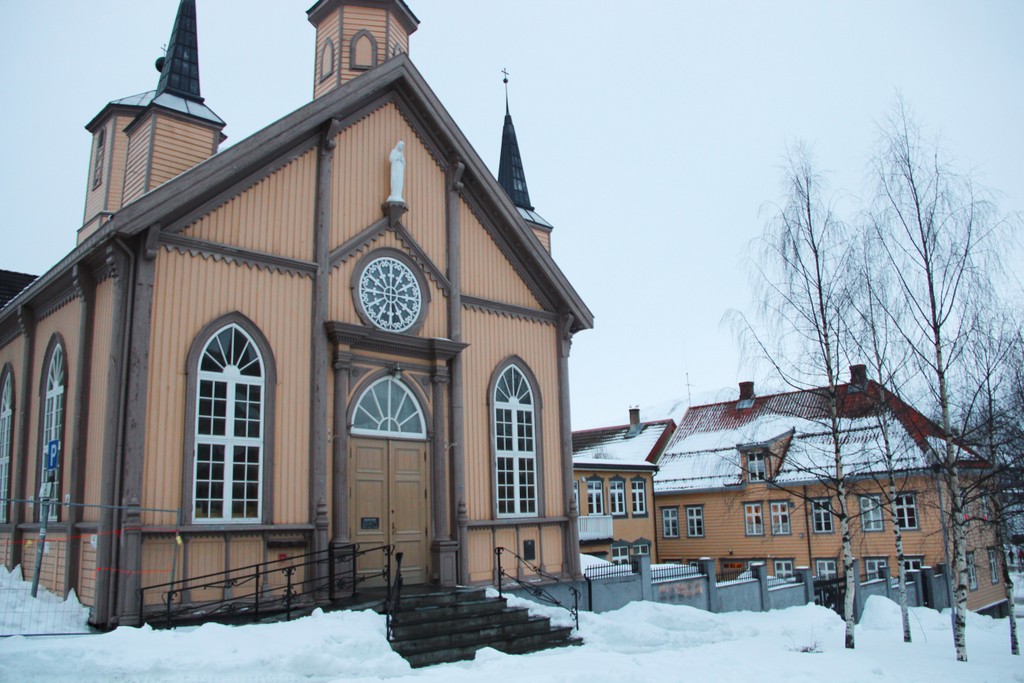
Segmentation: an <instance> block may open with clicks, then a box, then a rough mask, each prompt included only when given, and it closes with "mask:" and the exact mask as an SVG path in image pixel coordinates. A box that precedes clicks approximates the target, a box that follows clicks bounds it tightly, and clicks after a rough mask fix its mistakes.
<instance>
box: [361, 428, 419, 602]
mask: <svg viewBox="0 0 1024 683" xmlns="http://www.w3.org/2000/svg"><path fill="white" fill-rule="evenodd" d="M350 448H351V451H350V452H351V455H352V458H351V461H350V464H351V466H350V472H351V477H352V483H353V488H352V492H351V499H350V505H351V508H350V513H349V519H350V520H351V524H352V529H351V530H350V531H351V536H350V538H352V539H353V541H354V542H355V543H358V544H359V545H360V546H361V547H363V548H369V547H373V546H376V545H394V546H395V551H396V552H400V553H402V577H403V580H404V582H405V583H407V584H418V583H426V582H427V579H428V577H429V576H430V573H429V567H428V566H427V565H428V562H429V558H430V532H429V527H430V482H429V477H428V472H429V469H428V466H427V443H426V442H424V441H404V440H399V439H377V438H373V439H370V438H354V439H352V440H351V441H350ZM382 562H383V558H382V556H381V555H380V554H379V553H371V554H369V555H367V556H365V557H362V558H360V561H359V562H358V563H357V565H356V568H357V571H359V572H361V573H367V574H368V573H376V572H378V571H379V570H380V569H381V567H382Z"/></svg>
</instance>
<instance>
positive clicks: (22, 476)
mask: <svg viewBox="0 0 1024 683" xmlns="http://www.w3.org/2000/svg"><path fill="white" fill-rule="evenodd" d="M18 318H19V322H20V325H21V330H22V333H23V334H24V335H25V347H24V348H25V351H24V354H23V355H22V362H21V384H20V386H21V396H20V397H19V398H18V406H19V410H18V412H19V413H20V415H19V419H18V427H17V429H18V441H17V443H18V444H19V448H20V449H21V452H22V453H24V454H25V455H26V456H27V454H28V443H29V441H28V429H29V420H28V418H29V414H30V413H31V412H32V411H30V410H28V406H30V405H32V404H31V403H30V401H31V400H32V385H33V383H34V382H38V381H39V379H38V378H37V377H33V372H32V366H33V363H34V359H35V345H36V316H35V312H34V311H33V310H32V308H30V307H29V306H27V305H22V306H21V308H19V309H18ZM28 460H29V458H28V457H21V458H11V473H10V477H11V482H12V484H11V497H12V498H14V499H15V500H25V499H26V498H27V496H26V495H25V488H26V487H27V485H28V484H27V482H26V477H27V473H28ZM10 512H11V516H10V518H9V519H10V523H11V528H12V529H14V532H13V533H12V534H11V566H12V567H15V566H17V565H19V564H21V561H22V549H23V547H24V538H25V532H24V531H21V530H20V529H19V526H20V524H21V522H22V521H23V520H24V519H25V512H26V508H25V503H16V504H14V505H11V507H10Z"/></svg>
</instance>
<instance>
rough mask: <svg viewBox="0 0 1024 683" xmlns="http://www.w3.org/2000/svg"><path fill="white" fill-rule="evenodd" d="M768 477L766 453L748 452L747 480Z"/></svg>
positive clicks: (758, 479)
mask: <svg viewBox="0 0 1024 683" xmlns="http://www.w3.org/2000/svg"><path fill="white" fill-rule="evenodd" d="M766 478H767V470H766V469H765V461H764V453H748V454H747V481H764V480H765V479H766Z"/></svg>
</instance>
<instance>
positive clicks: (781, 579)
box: [768, 574, 798, 588]
mask: <svg viewBox="0 0 1024 683" xmlns="http://www.w3.org/2000/svg"><path fill="white" fill-rule="evenodd" d="M797 578H798V577H797V576H796V575H795V574H783V575H782V576H779V575H777V574H776V575H775V576H769V577H768V587H769V588H778V587H779V586H792V585H794V584H795V583H796V582H797Z"/></svg>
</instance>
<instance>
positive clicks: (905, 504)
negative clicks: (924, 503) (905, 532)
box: [896, 493, 917, 529]
mask: <svg viewBox="0 0 1024 683" xmlns="http://www.w3.org/2000/svg"><path fill="white" fill-rule="evenodd" d="M896 523H897V524H899V525H900V528H901V529H916V528H917V496H915V495H914V494H913V493H904V494H902V495H899V496H896Z"/></svg>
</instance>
